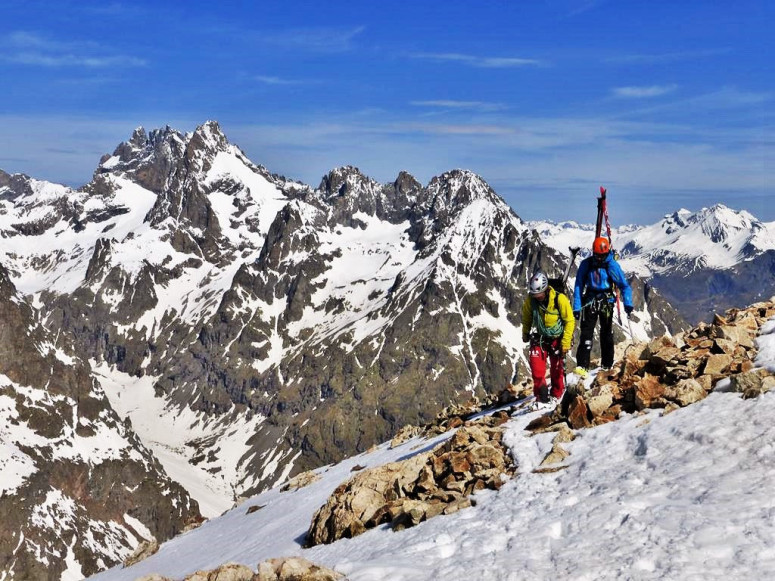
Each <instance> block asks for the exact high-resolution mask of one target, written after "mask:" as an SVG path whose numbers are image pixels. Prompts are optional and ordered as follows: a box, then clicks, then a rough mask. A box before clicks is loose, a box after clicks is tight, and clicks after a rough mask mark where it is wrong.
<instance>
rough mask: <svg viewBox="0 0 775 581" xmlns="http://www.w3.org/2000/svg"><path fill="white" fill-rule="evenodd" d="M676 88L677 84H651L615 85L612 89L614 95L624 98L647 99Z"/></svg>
mask: <svg viewBox="0 0 775 581" xmlns="http://www.w3.org/2000/svg"><path fill="white" fill-rule="evenodd" d="M677 88H678V85H651V86H648V87H617V88H615V89H613V90H612V91H613V94H614V96H615V97H622V98H625V99H648V98H651V97H661V96H662V95H667V94H668V93H672V92H673V91H675V90H676V89H677Z"/></svg>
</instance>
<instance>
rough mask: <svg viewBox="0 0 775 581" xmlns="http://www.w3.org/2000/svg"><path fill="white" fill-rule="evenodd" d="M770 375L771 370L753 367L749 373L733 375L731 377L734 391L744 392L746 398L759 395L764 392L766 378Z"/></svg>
mask: <svg viewBox="0 0 775 581" xmlns="http://www.w3.org/2000/svg"><path fill="white" fill-rule="evenodd" d="M770 375H771V374H770V372H769V371H767V370H766V369H763V368H757V369H752V370H751V371H748V372H747V373H739V374H737V375H733V376H731V377H730V380H731V382H732V391H736V392H738V393H742V394H743V397H744V398H746V399H748V398H752V397H757V396H759V395H761V394H762V393H764V391H762V384H763V381H764V379H765V378H766V377H769V376H770Z"/></svg>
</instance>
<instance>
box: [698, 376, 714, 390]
mask: <svg viewBox="0 0 775 581" xmlns="http://www.w3.org/2000/svg"><path fill="white" fill-rule="evenodd" d="M696 379H697V383H699V384H700V385H701V386H702V389H704V390H705V391H706V392H708V391H710V390H712V389H713V385H714V383H713V378H712V377H711V376H710V375H700V376H698V377H697V378H696Z"/></svg>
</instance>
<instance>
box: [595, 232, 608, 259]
mask: <svg viewBox="0 0 775 581" xmlns="http://www.w3.org/2000/svg"><path fill="white" fill-rule="evenodd" d="M610 250H611V246H610V245H609V244H608V238H603V237H602V236H600V237H599V238H595V241H594V242H593V243H592V253H593V254H596V255H598V256H600V257H603V256H606V255H607V254H608V253H609V252H610Z"/></svg>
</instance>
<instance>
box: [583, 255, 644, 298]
mask: <svg viewBox="0 0 775 581" xmlns="http://www.w3.org/2000/svg"><path fill="white" fill-rule="evenodd" d="M612 285H616V286H617V287H619V290H620V291H622V300H623V301H624V306H625V307H631V306H632V289H631V288H630V284H629V283H628V282H627V279H626V278H625V277H624V272H623V271H622V267H621V266H619V263H618V262H616V261H615V260H614V256H613V253H612V252H609V253H608V256H607V257H606V259H605V261H604V262H603V263H602V264H601V265H599V266H598V265H597V264H595V262H594V258H593V257H591V256H590V257H588V258H585V259H584V260H582V261H581V264H580V265H579V271H578V272H577V273H576V286H575V288H574V289H573V310H574V311H580V310H581V307H582V306H583V305H582V304H581V297H583V296H585V295H594V294H597V293H601V292H606V291H610V290H612ZM610 300H611V302H613V301H614V297H613V296H611V299H610Z"/></svg>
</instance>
